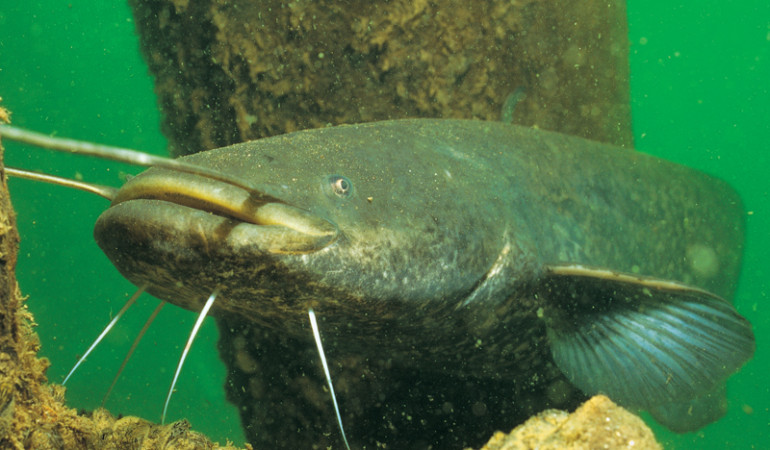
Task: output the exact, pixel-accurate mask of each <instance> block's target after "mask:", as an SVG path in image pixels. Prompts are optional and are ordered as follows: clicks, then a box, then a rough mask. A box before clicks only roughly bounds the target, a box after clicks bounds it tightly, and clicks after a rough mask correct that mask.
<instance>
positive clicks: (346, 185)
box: [329, 175, 353, 198]
mask: <svg viewBox="0 0 770 450" xmlns="http://www.w3.org/2000/svg"><path fill="white" fill-rule="evenodd" d="M329 187H330V188H331V190H332V192H334V195H336V196H337V197H342V198H347V197H350V194H352V193H353V183H351V182H350V180H348V179H347V177H343V176H342V175H332V176H330V177H329Z"/></svg>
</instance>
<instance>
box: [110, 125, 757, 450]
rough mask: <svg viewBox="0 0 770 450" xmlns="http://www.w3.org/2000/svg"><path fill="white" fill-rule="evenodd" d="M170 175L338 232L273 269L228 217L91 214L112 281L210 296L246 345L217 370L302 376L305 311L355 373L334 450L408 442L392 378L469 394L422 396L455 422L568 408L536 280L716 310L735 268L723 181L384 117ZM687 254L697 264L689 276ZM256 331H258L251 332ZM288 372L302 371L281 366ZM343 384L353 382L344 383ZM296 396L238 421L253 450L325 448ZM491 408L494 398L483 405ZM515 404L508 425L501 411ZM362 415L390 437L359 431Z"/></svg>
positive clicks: (154, 205) (327, 425) (736, 217)
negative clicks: (656, 283) (296, 433)
mask: <svg viewBox="0 0 770 450" xmlns="http://www.w3.org/2000/svg"><path fill="white" fill-rule="evenodd" d="M184 159H185V160H187V161H190V162H193V163H195V164H200V165H205V166H209V167H213V168H215V169H218V170H221V171H225V172H228V173H231V174H233V176H237V177H239V178H241V179H248V180H252V181H253V183H254V184H255V185H256V186H257V187H258V189H259V190H260V192H263V193H266V194H268V195H270V196H272V197H274V198H277V199H280V200H281V201H283V202H285V203H286V204H288V205H291V206H294V207H297V208H300V209H302V210H305V211H310V212H311V213H313V214H315V215H317V216H318V217H320V218H323V219H324V220H327V221H328V222H330V223H332V224H334V226H335V227H336V228H337V229H338V234H337V235H335V236H334V239H332V240H331V241H332V242H330V243H321V244H319V243H318V241H312V243H311V244H309V247H308V248H309V249H310V250H308V251H301V252H284V253H276V252H274V251H272V250H270V249H267V248H274V247H270V245H267V244H266V243H265V242H261V243H260V245H255V244H253V243H250V241H248V240H247V239H246V237H248V236H249V233H245V232H244V233H241V232H240V230H241V229H242V228H245V227H244V226H243V225H242V224H240V223H239V222H237V221H235V220H233V219H231V218H227V217H222V216H216V215H211V214H208V213H206V212H201V211H196V210H192V209H190V208H186V207H182V206H178V205H171V204H168V203H167V202H160V201H158V200H142V201H135V200H133V201H124V202H120V203H117V204H113V206H112V207H110V208H109V209H108V210H107V211H105V213H103V214H102V216H101V217H100V218H99V220H98V221H97V225H96V228H95V237H96V240H97V242H98V243H99V245H100V246H101V247H102V249H103V250H104V251H105V253H106V254H107V255H108V257H109V258H110V259H111V260H112V261H113V263H114V264H115V265H116V267H117V268H118V270H119V271H121V273H122V274H123V275H124V276H125V277H126V278H128V279H129V280H130V281H132V282H133V283H135V284H137V285H141V284H145V283H148V285H149V287H148V291H149V292H151V293H153V294H154V295H156V296H157V297H159V298H162V299H164V300H167V301H169V302H171V303H174V304H176V305H178V306H181V307H185V308H187V309H191V310H199V309H200V306H201V304H202V301H203V300H205V298H207V296H208V295H209V294H210V292H211V291H212V290H213V289H214V288H215V287H216V286H220V287H221V290H222V294H221V295H220V298H221V299H220V300H218V302H217V303H216V304H215V306H214V309H213V310H212V311H213V312H212V315H214V316H216V317H217V320H218V323H219V325H220V329H226V330H229V332H231V333H232V334H233V336H235V337H232V336H231V338H228V340H229V342H236V341H238V339H239V337H240V338H242V340H245V341H246V343H244V342H241V343H240V348H239V349H235V350H233V349H222V348H221V347H220V351H221V352H222V353H223V357H224V358H225V359H230V360H234V359H237V358H238V355H240V357H244V355H246V356H249V357H251V356H253V355H254V354H265V353H269V354H271V356H268V357H267V361H257V364H258V365H259V366H260V367H265V366H268V365H270V364H273V365H278V367H285V368H288V367H292V370H293V371H294V372H296V373H302V374H304V373H305V372H307V373H312V372H314V371H316V370H317V368H316V366H317V363H316V361H315V360H314V359H312V353H308V352H309V351H312V348H313V347H312V342H311V341H310V332H309V326H308V324H307V320H306V318H305V317H306V312H307V309H308V308H309V307H313V308H314V309H315V310H316V311H317V313H318V314H319V316H320V318H321V332H322V335H323V337H324V347H325V348H326V349H327V355H329V359H330V361H332V364H333V365H334V364H335V363H334V361H338V362H339V361H342V362H344V363H345V364H346V365H348V366H349V367H352V368H353V369H350V370H348V369H344V368H339V367H338V370H339V371H342V372H345V374H342V375H335V374H334V372H335V370H334V369H332V372H333V377H334V380H335V385H339V384H342V385H343V386H345V385H348V387H347V388H346V387H343V388H341V389H338V390H339V392H338V395H339V397H340V401H341V407H342V412H343V420H345V421H346V428H348V436H349V439H352V440H353V441H354V442H357V443H359V444H369V445H372V444H374V443H375V442H383V441H384V442H388V443H390V444H391V445H406V444H409V443H414V442H423V441H420V440H416V439H415V438H414V433H417V432H418V431H419V430H420V429H422V428H424V427H423V426H420V425H415V424H414V423H409V422H410V421H411V419H409V420H406V419H404V418H403V417H401V416H402V415H403V414H400V412H403V409H404V408H402V407H400V405H402V404H405V401H404V399H405V398H409V399H413V398H417V397H421V396H423V397H424V396H425V395H426V394H425V392H422V391H421V393H419V394H415V392H413V389H411V385H410V384H409V382H408V381H405V380H410V379H415V377H417V378H416V379H417V380H420V379H422V380H431V381H430V382H425V383H423V384H434V385H442V383H443V385H444V386H446V382H447V380H452V383H449V384H450V385H451V384H457V383H464V387H463V388H462V389H459V390H460V391H463V390H464V391H467V392H470V393H471V394H470V398H471V399H470V400H467V399H466V400H461V399H460V398H461V397H462V395H460V394H457V392H453V391H457V390H458V389H456V388H447V387H443V388H435V386H434V387H432V388H431V389H429V390H428V391H427V392H429V393H433V394H434V395H435V397H436V398H440V399H443V403H442V404H444V403H447V402H448V403H450V404H451V403H453V402H455V403H456V404H458V405H465V406H462V407H458V409H463V408H465V409H467V406H468V405H473V404H475V403H473V401H472V400H473V397H474V396H476V398H485V399H487V403H488V404H489V405H490V406H488V407H487V408H488V409H489V411H488V412H487V413H486V414H487V417H491V416H495V417H497V415H498V414H499V413H503V414H505V413H508V414H509V415H508V417H513V416H517V415H519V416H521V415H524V414H527V413H530V412H532V411H537V410H540V409H542V408H544V407H546V406H551V405H557V406H565V405H566V406H569V405H573V404H575V403H576V402H577V401H579V400H580V399H581V397H582V394H580V393H579V392H577V391H576V390H575V389H574V388H573V387H571V385H569V383H566V384H567V385H566V386H565V379H564V377H563V375H562V374H561V372H560V371H559V369H558V368H556V367H555V365H554V363H553V361H552V359H551V356H550V353H549V350H548V348H549V345H548V341H547V338H546V332H545V325H544V322H543V321H542V320H540V316H541V315H542V308H543V307H544V306H545V307H546V309H548V307H549V306H550V303H548V302H549V299H542V298H539V296H538V293H539V292H541V290H542V280H543V279H544V278H546V276H545V275H546V273H547V272H548V270H549V267H552V266H559V265H565V264H582V265H586V266H592V267H600V268H607V269H610V270H613V271H617V272H622V273H628V274H640V275H644V276H646V277H652V278H658V279H663V280H673V281H677V282H681V283H685V284H688V285H692V286H696V287H699V288H701V289H704V290H707V291H710V292H712V293H714V294H716V295H719V296H722V297H724V298H728V299H729V298H731V297H732V294H733V292H734V289H735V283H736V280H737V276H738V273H739V270H740V259H741V253H742V245H743V209H742V205H741V202H740V199H739V198H738V196H737V194H736V193H735V192H734V191H733V190H732V189H731V188H730V187H729V186H728V185H727V184H725V183H724V182H722V181H719V180H716V179H714V178H712V177H710V176H708V175H705V174H702V173H700V172H697V171H695V170H692V169H688V168H685V167H683V166H679V165H676V164H673V163H670V162H666V161H664V160H660V159H657V158H654V157H652V156H649V155H645V154H642V153H638V152H634V151H630V150H625V149H619V148H615V147H611V146H608V145H604V144H599V143H596V142H590V141H586V140H583V139H579V138H574V137H569V136H564V135H560V134H556V133H549V132H544V131H540V130H534V129H530V128H522V127H517V126H513V125H508V124H500V123H490V122H476V121H453V120H428V119H419V120H398V121H388V122H375V123H370V124H361V125H352V126H340V127H331V128H325V129H317V130H310V131H304V132H298V133H292V134H288V135H284V136H278V137H273V138H267V139H263V140H259V141H254V142H248V143H244V144H238V145H234V146H231V147H226V148H222V149H216V150H211V151H208V152H203V153H199V154H196V155H192V156H188V157H185V158H184ZM162 172H163V171H161V170H158V169H151V170H150V171H148V172H147V173H162ZM333 175H343V176H345V177H347V178H348V179H349V180H350V181H351V182H352V184H353V194H352V195H350V196H347V197H345V198H339V197H335V195H333V194H330V193H329V191H328V189H327V186H326V185H325V184H324V183H325V182H327V181H328V177H329V176H333ZM142 176H143V175H139V176H138V177H137V178H136V179H141V177H142ZM175 176H176V175H175ZM130 185H131V182H129V183H127V184H126V186H124V188H123V189H127V188H128V189H130ZM191 224H194V225H191ZM238 227H241V228H238ZM234 236H236V237H234ZM298 239H301V237H300V238H298ZM314 246H316V247H314ZM693 249H696V250H697V251H694V250H693ZM693 254H696V255H706V256H705V257H701V259H699V260H698V261H692V260H691V259H692V255H693ZM563 300H564V299H560V301H562V302H563ZM544 302H545V304H544ZM247 325H248V326H247ZM254 326H257V327H260V328H259V329H261V330H262V331H260V332H256V333H255V332H254V331H250V330H253V328H249V327H254ZM260 334H261V335H262V337H261V338H260V337H258V336H255V335H260ZM251 340H259V341H260V342H255V343H252V342H251ZM236 347H237V345H236ZM307 348H309V349H310V350H307ZM237 352H241V353H237ZM243 352H245V353H243ZM297 358H300V359H302V360H306V362H292V361H289V360H291V359H297ZM279 361H280V362H279ZM231 367H232V366H231ZM234 370H235V371H236V372H238V371H239V370H240V369H239V368H237V367H236V368H235V369H234ZM287 370H289V369H287ZM240 372H241V373H240V374H238V373H234V374H233V375H231V383H235V384H238V383H242V384H244V385H248V384H249V381H248V380H249V377H251V376H258V375H257V374H256V373H255V371H248V370H240ZM244 373H245V374H246V375H244V376H241V375H243V374H244ZM268 373H273V372H271V370H270V369H268V370H266V371H265V374H263V375H262V380H263V382H266V381H265V380H268V379H270V378H269V377H270V375H268ZM361 374H368V375H369V377H370V380H369V381H366V382H361V381H360V379H361ZM274 375H275V374H274ZM303 376H304V375H303ZM287 377H288V376H286V375H284V378H287ZM313 378H315V375H313ZM371 379H375V381H374V382H372V381H371ZM469 380H472V381H469ZM719 381H721V380H719ZM296 382H297V379H295V378H291V377H288V378H287V379H286V380H285V383H284V386H283V387H282V388H276V389H274V390H273V391H274V392H275V395H274V396H273V397H271V395H272V394H267V395H266V396H265V397H264V400H263V401H262V403H263V404H264V405H267V406H270V405H272V407H268V408H267V410H268V411H270V412H269V414H271V415H276V414H277V415H281V414H284V413H285V414H286V416H287V418H286V419H281V420H278V421H277V422H283V425H281V424H278V425H276V424H275V423H274V422H276V421H275V420H273V421H271V420H270V418H269V417H265V418H264V423H263V424H261V425H260V424H259V423H255V422H254V420H253V416H251V417H250V416H249V414H252V415H254V414H256V415H259V414H262V415H264V414H266V413H264V412H261V413H260V412H255V411H253V410H252V411H251V412H250V413H248V414H247V413H244V414H243V418H244V423H245V425H250V426H257V427H260V426H261V427H262V430H258V431H255V430H253V429H252V430H251V431H248V433H249V435H250V438H252V439H254V441H255V443H256V442H259V441H262V442H263V443H268V442H273V443H274V439H275V438H276V436H286V435H287V434H290V433H287V432H288V431H289V430H292V429H294V430H296V429H298V428H301V429H305V430H315V432H308V434H307V436H303V437H302V438H300V439H301V440H300V441H299V442H314V443H319V442H321V443H323V442H331V443H337V440H336V439H335V437H334V436H333V435H334V434H335V431H334V420H332V419H330V418H331V417H332V416H331V415H329V414H328V405H320V406H319V405H318V404H317V403H318V401H317V400H314V399H313V395H314V394H313V393H312V392H309V391H308V390H307V388H306V387H305V388H296V387H292V383H294V385H296ZM417 384H420V383H419V382H417ZM252 385H253V382H252ZM311 385H313V383H311ZM322 385H323V382H322V381H319V383H318V384H316V385H315V386H317V387H318V390H319V391H320V390H321V386H322ZM470 385H472V386H473V387H471V388H469V387H468V386H470ZM405 386H410V388H405ZM490 386H494V387H490ZM479 389H484V390H485V392H484V393H483V394H482V393H479V392H477V391H478V390H479ZM366 390H370V391H373V392H374V393H375V396H376V398H380V399H383V398H384V399H385V400H380V401H379V402H377V401H376V400H375V401H371V400H370V401H369V402H368V403H367V404H368V405H369V406H368V407H367V406H361V403H362V402H363V401H362V400H359V401H357V400H356V399H357V398H358V399H361V398H365V397H363V395H365V394H364V393H363V392H364V391H366ZM235 391H236V389H234V388H233V387H231V388H229V392H231V393H232V392H235ZM555 391H556V392H559V394H558V395H556V394H554V392H555ZM467 392H466V393H467ZM496 392H505V393H506V394H505V395H504V396H503V397H508V396H510V397H511V398H510V399H506V398H503V399H498V400H495V401H490V400H489V399H490V397H494V396H496ZM456 394H457V395H458V397H457V399H456V400H455V397H453V396H454V395H456ZM315 395H317V393H316V394H315ZM282 396H283V397H284V400H287V398H286V397H288V396H296V397H304V398H300V399H299V400H298V401H297V402H295V403H296V404H295V405H294V407H293V408H292V407H289V406H286V407H285V408H282V407H278V406H277V405H275V403H277V402H278V400H277V399H280V398H281V397H282ZM519 400H520V401H519ZM516 401H519V403H520V404H519V405H517V406H516V408H513V409H515V410H516V411H518V412H519V414H517V413H511V412H510V411H511V410H512V408H511V406H510V405H509V404H507V403H506V402H516ZM290 402H291V400H287V403H290ZM364 403H366V402H364ZM374 403H378V404H377V405H374ZM356 405H357V406H356ZM346 407H347V410H346ZM436 409H437V408H436V405H432V406H431V405H428V406H425V407H424V408H423V409H420V408H417V410H415V411H414V412H413V414H414V415H415V416H416V417H422V415H424V416H425V417H428V416H431V417H432V418H431V419H429V420H428V422H430V423H432V424H434V425H436V427H437V428H439V429H438V430H433V431H431V433H430V434H429V435H428V436H427V437H425V438H424V439H425V441H424V442H432V443H434V444H436V445H442V443H447V444H449V443H452V444H453V445H452V446H457V444H462V445H468V444H469V443H474V442H475V439H478V436H482V435H488V432H489V431H490V430H488V428H489V424H491V425H492V426H496V427H497V426H503V427H504V426H505V424H509V425H510V426H513V425H515V421H513V422H506V419H505V418H503V419H494V420H488V421H487V422H489V424H488V425H487V426H480V427H479V428H478V429H480V430H481V431H477V430H472V431H470V430H469V429H468V428H467V427H463V426H460V425H459V423H461V422H462V421H463V420H467V418H468V412H467V410H465V411H463V412H461V413H460V414H459V415H452V414H448V413H445V412H442V413H441V414H436V413H433V412H431V411H435V410H436ZM438 409H441V408H438ZM450 409H451V408H450ZM292 414H293V416H292ZM318 417H320V419H318ZM383 417H385V418H386V420H382V418H383ZM447 417H451V419H447ZM457 417H465V419H458V418H457ZM471 417H472V416H471ZM373 418H380V419H381V420H382V422H383V423H385V422H387V423H389V425H387V426H385V425H380V424H378V425H372V420H375V419H373ZM511 420H516V419H511ZM267 423H270V424H271V425H265V424H267ZM442 423H443V424H444V429H443V430H442V429H440V428H441V424H442ZM498 424H503V425H498ZM281 426H283V427H284V428H281ZM393 429H395V430H397V431H396V432H394V431H393ZM449 429H451V430H452V431H451V432H449V434H445V432H446V430H449ZM265 430H269V431H265ZM329 430H331V431H329ZM491 431H493V430H491ZM462 433H467V434H466V435H462ZM328 434H331V435H332V436H331V437H329V436H326V435H328ZM324 436H326V437H324ZM295 443H296V441H290V442H288V443H286V444H284V445H286V446H287V447H290V446H291V445H294V444H295Z"/></svg>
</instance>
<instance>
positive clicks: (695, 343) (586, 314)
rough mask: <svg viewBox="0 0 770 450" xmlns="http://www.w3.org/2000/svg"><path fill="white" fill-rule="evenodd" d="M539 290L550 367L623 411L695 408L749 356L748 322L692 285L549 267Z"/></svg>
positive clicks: (711, 416)
mask: <svg viewBox="0 0 770 450" xmlns="http://www.w3.org/2000/svg"><path fill="white" fill-rule="evenodd" d="M542 286H543V288H542V290H540V291H539V294H538V295H539V296H540V297H542V298H544V299H545V305H546V307H545V308H544V317H545V319H546V324H547V330H548V338H549V340H550V345H551V352H552V355H553V358H554V361H555V362H556V364H557V365H558V366H559V368H560V369H561V370H562V372H564V374H565V375H566V376H567V378H568V379H569V380H570V381H571V382H572V383H573V384H574V385H575V386H577V387H578V388H580V389H581V390H582V391H583V392H585V393H586V394H589V395H593V394H596V393H604V394H606V395H608V396H609V397H610V398H612V399H613V400H614V401H615V402H617V403H619V404H621V405H623V406H626V407H634V408H641V409H645V410H649V411H653V412H657V414H656V415H658V416H664V415H665V414H661V413H662V411H665V410H666V409H667V408H669V409H670V408H673V409H676V408H677V406H678V407H680V409H681V408H682V407H683V406H682V405H688V404H693V405H696V407H697V404H698V402H697V399H698V398H705V397H704V396H707V394H708V393H711V392H715V391H718V390H719V388H720V386H721V385H722V383H724V381H725V380H726V379H727V377H728V376H730V374H732V373H733V372H735V371H736V370H737V369H738V368H740V367H741V366H742V365H743V364H744V363H745V362H746V361H747V360H749V359H750V358H751V356H752V355H753V353H754V346H755V344H754V335H753V333H752V330H751V324H749V322H748V321H747V320H746V319H744V318H743V317H742V316H741V315H740V314H738V312H737V311H736V310H735V308H734V307H733V306H732V305H731V304H730V303H728V302H727V301H725V300H724V299H722V298H720V297H718V296H715V295H713V294H710V293H708V292H706V291H703V290H701V289H697V288H693V287H689V286H685V285H682V284H679V283H676V282H670V281H665V280H659V279H653V278H646V277H639V276H636V275H631V274H624V273H617V272H612V271H608V270H603V269H597V268H591V267H585V266H579V265H571V266H551V267H548V268H547V271H546V274H545V276H544V283H543V285H542ZM710 403H714V402H710ZM722 414H723V411H722V410H721V409H720V408H716V409H715V410H714V411H698V412H697V414H696V416H697V417H700V419H699V420H696V421H693V423H692V424H690V425H687V424H684V423H682V424H679V426H678V425H677V424H676V423H675V422H676V421H675V420H673V419H672V420H667V422H669V423H668V424H665V425H667V426H669V427H670V428H672V429H674V428H677V427H679V428H688V429H690V428H691V427H693V426H695V427H699V426H702V425H705V423H708V422H710V421H712V420H716V419H718V418H719V417H720V416H721V415H722ZM691 416H692V414H691ZM680 431H686V430H680Z"/></svg>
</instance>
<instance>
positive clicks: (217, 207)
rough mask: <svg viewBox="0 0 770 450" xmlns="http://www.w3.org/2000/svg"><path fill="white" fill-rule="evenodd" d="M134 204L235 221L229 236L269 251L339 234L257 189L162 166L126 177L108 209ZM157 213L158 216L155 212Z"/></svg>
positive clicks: (310, 248) (314, 246)
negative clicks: (233, 230) (174, 170)
mask: <svg viewBox="0 0 770 450" xmlns="http://www.w3.org/2000/svg"><path fill="white" fill-rule="evenodd" d="M136 202H141V203H142V205H143V206H142V209H153V210H155V211H158V210H159V209H163V208H164V206H163V205H164V204H168V205H167V206H165V208H167V209H168V210H169V212H167V213H166V214H187V210H188V209H189V210H192V211H190V212H189V214H190V221H191V222H194V223H196V224H199V223H200V222H216V221H217V220H219V221H221V220H222V219H226V220H229V221H234V222H235V224H234V226H236V225H237V226H236V228H237V229H238V232H237V233H235V236H232V237H231V239H237V240H238V241H239V242H240V243H241V245H247V244H249V243H250V244H252V245H256V246H257V247H259V248H260V249H261V250H263V251H268V252H270V253H310V252H314V251H318V250H320V249H322V248H324V247H326V246H328V245H330V244H332V243H333V242H334V241H335V240H336V239H337V236H338V234H339V232H338V228H337V226H336V225H335V224H333V223H332V222H330V221H328V220H326V219H324V218H322V217H319V216H318V215H316V214H314V213H312V212H310V211H307V210H304V209H301V208H297V207H295V206H292V205H289V204H287V203H286V202H285V201H283V200H281V199H278V198H276V197H274V196H272V195H270V194H268V193H266V192H263V191H261V190H257V189H252V190H250V191H249V190H246V189H243V188H241V187H238V186H235V185H232V184H227V183H225V182H222V181H217V180H213V179H211V178H206V177H201V176H198V175H193V174H188V173H179V172H173V171H168V170H163V169H150V170H148V171H146V172H144V173H142V174H140V175H138V176H137V177H135V178H133V179H131V180H130V181H128V182H127V183H126V184H125V185H124V186H123V187H122V188H121V189H120V190H119V191H118V194H117V195H116V196H115V198H114V200H113V201H112V205H111V208H110V209H112V208H115V207H116V206H118V205H126V206H127V205H128V204H129V203H131V204H134V203H136ZM180 207H181V208H182V209H180ZM172 211H173V212H172ZM196 212H197V214H196ZM200 213H204V214H200ZM157 214H158V215H162V213H161V212H160V211H158V212H157ZM218 218H219V219H218ZM191 225H193V224H192V223H191ZM234 229H235V228H234Z"/></svg>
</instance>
